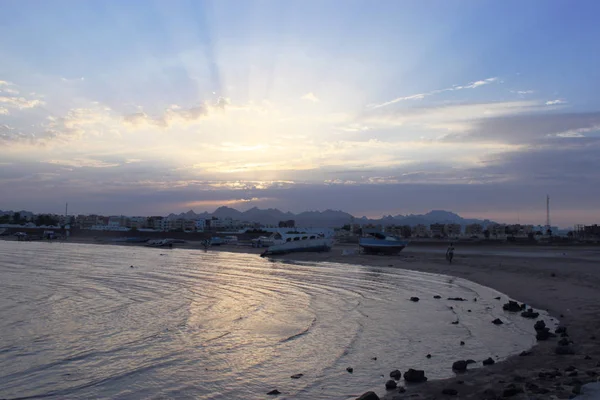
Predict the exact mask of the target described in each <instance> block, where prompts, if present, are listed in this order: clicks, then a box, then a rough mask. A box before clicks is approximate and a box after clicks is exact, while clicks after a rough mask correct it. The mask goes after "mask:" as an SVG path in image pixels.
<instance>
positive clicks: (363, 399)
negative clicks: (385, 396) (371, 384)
mask: <svg viewBox="0 0 600 400" xmlns="http://www.w3.org/2000/svg"><path fill="white" fill-rule="evenodd" d="M356 400H379V396H377V395H376V394H375V393H374V392H366V393H363V394H362V395H361V396H360V397H357V398H356Z"/></svg>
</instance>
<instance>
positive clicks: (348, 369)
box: [346, 367, 354, 373]
mask: <svg viewBox="0 0 600 400" xmlns="http://www.w3.org/2000/svg"><path fill="white" fill-rule="evenodd" d="M346 371H348V372H349V373H353V372H354V368H352V367H348V368H346Z"/></svg>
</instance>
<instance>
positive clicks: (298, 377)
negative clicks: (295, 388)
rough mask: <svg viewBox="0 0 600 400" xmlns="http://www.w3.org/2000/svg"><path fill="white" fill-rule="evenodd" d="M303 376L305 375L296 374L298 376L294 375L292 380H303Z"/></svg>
mask: <svg viewBox="0 0 600 400" xmlns="http://www.w3.org/2000/svg"><path fill="white" fill-rule="evenodd" d="M303 376H304V374H296V375H292V376H290V378H292V379H300V378H302V377H303Z"/></svg>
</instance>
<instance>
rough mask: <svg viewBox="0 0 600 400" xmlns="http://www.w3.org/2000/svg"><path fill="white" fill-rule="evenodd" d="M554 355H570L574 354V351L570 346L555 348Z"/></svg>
mask: <svg viewBox="0 0 600 400" xmlns="http://www.w3.org/2000/svg"><path fill="white" fill-rule="evenodd" d="M554 353H555V354H558V355H562V356H564V355H572V354H575V350H573V348H572V347H571V346H568V345H567V346H556V348H555V349H554Z"/></svg>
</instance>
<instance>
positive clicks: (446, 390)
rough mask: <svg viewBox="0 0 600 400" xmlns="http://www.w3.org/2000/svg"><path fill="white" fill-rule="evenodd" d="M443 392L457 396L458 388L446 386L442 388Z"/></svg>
mask: <svg viewBox="0 0 600 400" xmlns="http://www.w3.org/2000/svg"><path fill="white" fill-rule="evenodd" d="M442 394H445V395H446V396H456V395H457V394H458V390H456V389H452V388H446V389H444V390H442Z"/></svg>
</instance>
